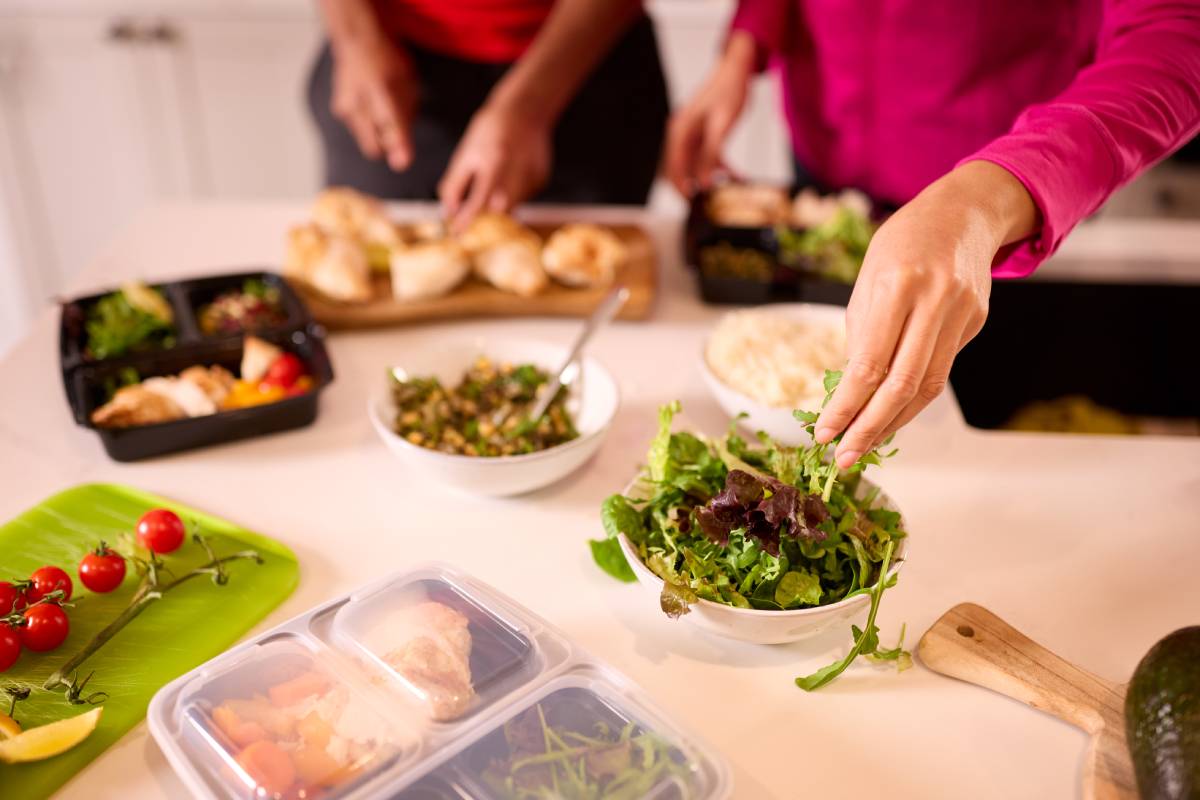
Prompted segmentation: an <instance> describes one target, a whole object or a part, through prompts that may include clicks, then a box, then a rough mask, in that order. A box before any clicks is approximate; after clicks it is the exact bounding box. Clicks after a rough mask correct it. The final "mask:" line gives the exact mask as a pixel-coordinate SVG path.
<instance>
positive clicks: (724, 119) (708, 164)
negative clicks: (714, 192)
mask: <svg viewBox="0 0 1200 800" xmlns="http://www.w3.org/2000/svg"><path fill="white" fill-rule="evenodd" d="M733 120H734V117H733V116H732V115H731V114H728V113H726V112H725V111H724V110H722V109H717V110H714V111H713V112H712V113H710V114H709V115H708V117H707V119H705V121H704V126H703V128H702V131H703V135H702V136H701V139H700V153H699V156H698V159H697V164H696V174H695V179H696V182H697V183H698V184H699V185H700V188H702V189H704V188H708V187H709V186H712V183H713V179H714V178H715V177H716V176H717V174H718V173H719V172H720V171H721V170H722V169H723V163H722V159H721V151H722V149H724V147H725V137H726V136H727V135H728V134H729V129H730V128H732V127H733Z"/></svg>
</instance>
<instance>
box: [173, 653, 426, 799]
mask: <svg viewBox="0 0 1200 800" xmlns="http://www.w3.org/2000/svg"><path fill="white" fill-rule="evenodd" d="M177 713H178V714H179V717H178V718H179V720H180V730H179V741H180V747H181V749H182V750H183V751H184V754H185V755H186V757H187V759H188V760H189V762H190V763H191V764H192V765H193V766H194V767H195V768H196V771H197V772H199V773H200V774H201V775H202V776H203V779H204V781H205V782H206V783H207V784H208V786H209V788H210V790H212V791H213V792H214V793H215V794H218V795H220V796H225V797H244V798H272V797H287V798H296V800H301V799H302V798H316V797H321V798H335V797H343V796H345V795H347V794H348V793H350V792H352V791H354V790H355V789H357V788H359V787H361V786H363V785H364V784H365V783H367V782H369V781H371V779H372V778H373V777H375V776H377V775H378V774H379V773H380V771H381V770H384V769H386V768H387V767H389V766H391V765H394V764H395V763H397V762H398V761H399V760H400V759H401V758H402V757H403V756H404V755H405V754H411V753H412V752H414V751H415V749H416V744H417V740H416V738H415V735H413V734H412V733H406V732H405V731H404V730H403V729H401V728H400V726H399V725H398V724H397V722H396V720H395V719H389V717H388V716H387V715H385V714H384V713H382V712H381V710H380V708H379V707H378V705H377V704H376V703H374V702H372V699H371V698H370V697H369V696H367V695H365V694H363V693H362V691H361V690H360V688H359V687H356V686H354V685H352V684H351V683H349V682H347V681H345V680H343V679H342V678H341V677H339V675H338V673H337V672H336V671H335V670H333V669H332V668H331V665H330V664H329V663H328V662H327V661H326V660H324V659H321V658H319V657H318V656H317V654H316V653H315V652H314V651H313V650H312V649H311V648H310V647H309V646H307V645H306V644H304V643H302V642H301V641H300V640H298V639H296V638H295V637H290V636H288V637H283V638H280V639H276V640H273V641H270V642H267V643H265V644H261V645H258V646H256V647H254V648H252V649H250V650H248V651H245V652H244V653H243V657H242V658H238V659H235V660H234V662H233V663H231V664H228V665H226V666H224V668H220V669H218V670H215V671H213V672H212V673H211V674H202V675H200V676H197V677H196V678H195V679H194V680H192V681H191V682H190V683H189V684H187V686H186V687H184V689H183V690H182V692H181V693H180V696H179V703H178V707H177Z"/></svg>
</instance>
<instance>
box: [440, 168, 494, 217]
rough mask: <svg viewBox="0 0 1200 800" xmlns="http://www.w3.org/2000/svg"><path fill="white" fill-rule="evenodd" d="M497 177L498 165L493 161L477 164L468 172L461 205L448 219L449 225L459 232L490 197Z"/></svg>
mask: <svg viewBox="0 0 1200 800" xmlns="http://www.w3.org/2000/svg"><path fill="white" fill-rule="evenodd" d="M498 178H499V167H498V165H497V164H494V163H486V164H479V165H477V166H476V167H475V168H474V170H473V171H472V172H471V173H470V179H469V186H468V187H467V189H466V196H465V197H464V198H463V200H462V203H461V205H459V207H458V209H457V211H455V212H454V215H453V217H452V218H451V220H450V227H451V229H452V230H454V231H456V232H461V231H462V230H463V229H464V228H466V226H467V225H468V224H470V222H471V220H473V219H474V218H475V215H476V214H478V213H479V212H480V211H481V210H482V209H483V208H485V207H486V206H487V204H488V202H489V201H490V200H491V198H492V192H493V190H494V189H495V187H496V181H497V180H498Z"/></svg>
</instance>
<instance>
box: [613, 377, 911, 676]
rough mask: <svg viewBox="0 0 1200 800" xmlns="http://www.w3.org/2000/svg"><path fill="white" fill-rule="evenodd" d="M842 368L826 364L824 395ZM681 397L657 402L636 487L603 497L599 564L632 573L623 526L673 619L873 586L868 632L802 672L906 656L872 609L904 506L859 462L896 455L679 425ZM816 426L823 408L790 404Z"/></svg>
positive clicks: (828, 672)
mask: <svg viewBox="0 0 1200 800" xmlns="http://www.w3.org/2000/svg"><path fill="white" fill-rule="evenodd" d="M840 379H841V373H839V372H829V373H826V378H825V389H826V392H827V396H826V400H828V397H829V396H830V395H832V393H833V391H834V389H835V388H836V387H837V384H838V381H839V380H840ZM679 410H680V407H679V403H678V402H674V403H670V404H668V405H666V406H663V407H662V408H661V409H660V410H659V430H658V434H657V435H656V436H655V438H654V440H653V442H651V445H650V451H649V453H648V455H647V464H646V469H645V472H644V473H643V475H642V476H641V479H640V480H639V482H638V484H637V485H636V486H635V489H634V490H633V491H631V492H630V494H629V495H621V494H615V495H612V496H611V497H609V498H607V499H606V500H605V501H604V503H603V505H602V506H601V512H600V516H601V521H602V523H603V526H604V530H605V533H606V534H607V537H606V538H605V539H603V540H598V541H592V542H591V549H592V556H593V558H594V560H595V561H596V563H597V565H598V566H599V567H600V568H601V569H603V570H604V571H605V572H607V573H608V574H609V575H612V576H613V577H615V578H617V579H619V580H623V581H627V582H628V581H633V580H634V579H635V576H634V573H633V571H632V569H630V566H629V564H628V563H627V562H626V560H625V558H624V553H623V551H622V550H621V545H620V541H619V538H618V537H619V535H620V534H624V535H625V536H626V537H627V538H628V540H629V542H630V543H631V545H632V546H633V548H634V550H635V551H636V553H637V555H638V557H639V558H640V559H641V561H642V562H643V563H644V564H645V565H646V566H647V567H648V568H649V569H650V571H651V572H653V573H654V574H655V575H657V576H658V577H659V578H661V579H662V581H663V590H662V595H661V597H660V606H661V608H662V610H663V612H664V613H665V614H667V615H668V616H670V617H672V618H677V617H679V616H681V615H683V614H686V613H688V611H689V610H690V607H691V606H692V605H693V604H694V603H696V602H697V601H699V600H709V601H711V602H714V603H722V604H724V605H729V606H734V607H738V608H754V609H760V610H766V611H779V610H784V609H797V608H811V607H815V606H824V605H829V604H831V603H836V602H838V601H840V600H845V599H847V598H849V597H854V596H856V595H861V594H866V595H869V596H870V598H871V608H870V612H869V616H868V620H867V627H866V630H865V631H862V630H859V629H858V628H857V627H855V628H854V629H853V633H854V639H855V644H854V648H853V649H852V650H851V652H850V654H849V655H848V656H847V657H846V658H845V659H842V660H841V661H839V662H838V663H836V664H832V665H830V666H829V667H827V668H825V669H824V670H821V671H820V672H818V673H816V674H815V675H812V676H808V677H807V678H801V679H797V684H798V685H800V687H801V688H804V689H815V688H817V687H819V686H822V685H824V684H825V683H828V682H829V681H830V680H832V679H833V678H834V677H836V676H837V675H838V674H840V673H841V671H842V670H844V669H845V668H846V667H847V666H848V665H849V664H850V663H851V662H852V661H853V660H854V659H855V658H856V657H857V656H859V655H868V656H872V657H874V658H875V659H878V660H884V661H894V662H896V663H897V664H898V666H901V667H903V666H905V665H906V664H907V663H908V662H907V653H905V651H904V650H903V647H902V646H901V645H898V646H897V647H896V648H892V649H890V650H889V649H881V648H880V645H879V630H878V628H877V627H876V626H875V616H876V614H877V612H878V609H879V603H880V600H881V598H882V596H883V592H884V590H885V589H886V588H888V587H889V586H891V585H894V583H895V576H894V575H893V576H891V578H890V579H889V578H887V577H886V576H887V573H888V571H889V569H890V568H891V565H892V564H893V563H894V562H895V550H896V547H897V545H898V543H899V542H900V541H901V540H902V539H903V538H904V537H905V536H906V533H905V531H904V528H903V523H902V520H901V518H900V514H899V513H898V512H896V511H893V510H891V509H888V508H886V507H884V506H883V505H882V504H880V503H879V502H877V501H878V495H879V491H878V489H877V488H868V487H867V486H865V485H864V484H863V483H862V471H863V470H864V469H865V468H866V467H867V466H868V465H871V464H879V463H880V462H881V461H882V459H884V458H887V457H889V456H891V455H894V454H895V451H894V450H893V451H891V452H888V453H883V452H881V451H880V450H879V449H875V450H872V451H871V452H869V453H867V454H866V455H865V456H863V457H862V458H861V459H860V460H859V461H858V462H857V463H856V464H855V465H854V466H853V467H851V468H850V469H848V470H839V469H838V467H837V466H836V464H835V463H834V462H833V460H832V458H830V457H829V456H830V455H831V452H830V451H831V450H832V448H834V447H836V444H837V441H838V440H837V439H835V440H834V441H832V442H829V443H827V444H812V445H809V446H800V447H788V446H785V445H782V444H780V443H778V442H776V441H774V440H772V439H771V438H770V437H769V436H767V435H766V434H764V433H759V434H758V437H757V442H755V443H751V442H748V441H746V440H745V439H744V438H742V437H741V436H740V435H738V433H737V432H736V429H735V426H736V422H737V420H734V423H733V424H731V425H730V429H729V431H728V433H727V434H726V435H725V436H724V437H723V438H721V439H719V440H709V439H706V438H703V437H701V436H698V435H696V434H694V433H688V432H683V431H678V432H677V431H672V429H671V427H672V421H673V419H674V417H675V415H676V414H677V413H678V412H679ZM794 413H795V416H796V419H797V420H798V421H799V422H800V423H802V424H804V425H805V426H806V427H807V430H808V432H809V434H810V435H811V434H812V433H813V426H814V424H815V423H816V419H817V413H816V412H809V411H796V412H794Z"/></svg>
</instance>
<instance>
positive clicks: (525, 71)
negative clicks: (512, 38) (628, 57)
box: [488, 0, 642, 124]
mask: <svg viewBox="0 0 1200 800" xmlns="http://www.w3.org/2000/svg"><path fill="white" fill-rule="evenodd" d="M641 5H642V4H641V2H640V0H559V1H558V2H557V3H555V4H554V9H553V11H551V13H550V16H549V18H547V20H546V22H545V24H544V25H543V26H542V29H541V31H539V32H538V35H537V37H536V38H535V39H534V40H533V43H532V44H531V45H530V46H529V49H528V50H527V51H526V52H525V54H524V55H523V56H522V57H521V58H520V59H519V60H518V61H517V63H516V64H514V65H513V67H512V68H511V69H510V70H509V71H508V73H507V74H506V75H505V76H504V78H503V79H502V80H501V81H500V83H498V84H497V85H496V88H495V89H493V90H492V94H491V96H490V97H489V98H488V104H489V105H492V106H495V107H502V108H506V109H512V110H516V111H518V112H519V113H521V114H522V115H524V116H526V117H530V118H533V119H536V120H538V121H541V122H544V123H547V124H553V122H554V121H556V120H557V119H558V116H559V114H561V113H562V111H563V109H564V108H566V106H567V104H568V103H569V102H570V101H571V98H572V97H573V96H574V94H575V91H576V90H577V89H578V88H579V86H580V85H581V84H582V83H583V82H584V80H585V79H586V78H587V76H588V75H589V74H590V73H591V71H592V69H593V68H594V67H595V66H596V64H598V63H599V62H600V60H601V59H602V58H603V57H604V55H605V54H606V53H608V51H609V50H610V49H611V48H612V46H613V44H614V43H615V42H616V41H617V39H618V38H619V37H620V36H621V34H623V33H624V32H625V30H626V29H627V28H628V27H629V25H630V23H632V22H633V21H634V20H635V19H636V18H637V17H638V15H639V14H640V13H641Z"/></svg>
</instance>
